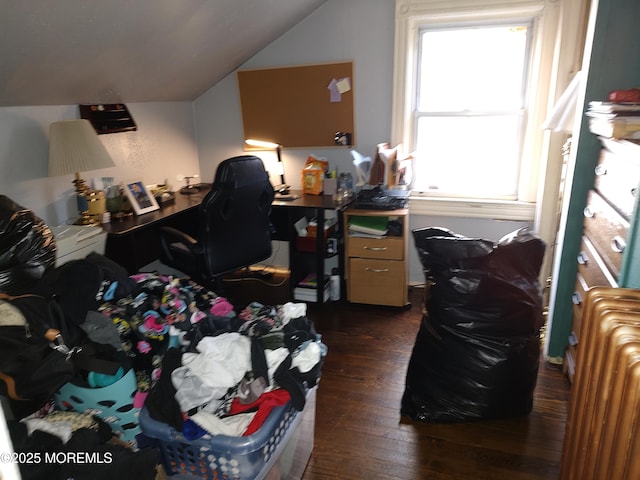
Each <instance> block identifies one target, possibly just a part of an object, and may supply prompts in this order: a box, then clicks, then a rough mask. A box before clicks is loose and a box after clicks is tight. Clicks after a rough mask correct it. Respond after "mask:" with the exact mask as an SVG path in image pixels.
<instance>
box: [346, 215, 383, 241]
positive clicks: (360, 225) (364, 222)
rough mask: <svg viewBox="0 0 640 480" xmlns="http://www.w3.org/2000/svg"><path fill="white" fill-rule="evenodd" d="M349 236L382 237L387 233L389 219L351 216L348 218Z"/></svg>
mask: <svg viewBox="0 0 640 480" xmlns="http://www.w3.org/2000/svg"><path fill="white" fill-rule="evenodd" d="M348 227H349V234H351V235H353V234H365V235H373V236H380V237H381V236H384V235H386V234H387V233H388V232H389V218H388V217H386V216H373V215H371V216H369V215H352V216H351V217H349V225H348Z"/></svg>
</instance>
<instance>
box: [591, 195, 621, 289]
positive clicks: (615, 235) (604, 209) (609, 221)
mask: <svg viewBox="0 0 640 480" xmlns="http://www.w3.org/2000/svg"><path fill="white" fill-rule="evenodd" d="M584 229H585V234H586V235H587V238H588V239H589V240H590V241H591V242H592V243H593V246H594V247H595V249H596V251H597V252H598V254H599V255H600V257H601V258H602V261H603V262H604V264H605V265H606V266H607V268H608V269H609V271H610V272H611V274H612V275H613V276H614V277H615V278H618V275H620V265H621V263H622V255H623V253H624V249H625V247H626V242H627V231H628V230H629V222H627V221H626V220H625V219H624V218H623V217H622V216H621V215H620V214H619V213H618V212H616V211H615V210H614V209H613V207H611V206H610V205H609V204H608V203H607V202H606V201H605V200H604V199H603V198H602V197H601V196H600V195H598V194H597V193H596V192H594V191H593V190H592V191H590V192H589V196H588V199H587V206H586V207H585V209H584Z"/></svg>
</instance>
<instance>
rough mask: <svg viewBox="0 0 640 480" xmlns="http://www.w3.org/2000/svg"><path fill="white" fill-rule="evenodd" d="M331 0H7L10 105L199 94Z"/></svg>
mask: <svg viewBox="0 0 640 480" xmlns="http://www.w3.org/2000/svg"><path fill="white" fill-rule="evenodd" d="M325 1H326V0H55V1H51V0H0V106H11V105H24V106H27V105H72V104H80V103H116V102H152V101H153V102H155V101H191V100H194V99H195V98H197V97H198V96H199V95H201V94H202V93H204V92H205V91H206V90H208V89H209V88H210V87H211V86H213V85H214V84H215V83H216V82H218V81H219V80H221V79H222V78H224V77H225V76H226V75H228V74H229V73H231V72H232V71H233V70H235V69H236V68H237V67H238V66H240V65H241V64H242V63H244V62H245V61H246V60H248V59H249V58H251V56H253V55H254V54H255V53H257V52H258V51H260V50H261V49H262V48H264V47H265V46H267V45H268V44H269V43H271V42H272V41H273V40H275V39H276V38H278V37H279V36H280V35H282V34H283V33H284V32H286V31H287V30H289V29H290V28H291V27H293V26H294V25H295V24H296V23H298V22H299V21H300V20H302V19H303V18H305V17H306V16H308V15H309V14H310V13H311V12H313V11H314V10H315V9H316V8H318V7H319V6H320V5H322V4H323V3H324V2H325Z"/></svg>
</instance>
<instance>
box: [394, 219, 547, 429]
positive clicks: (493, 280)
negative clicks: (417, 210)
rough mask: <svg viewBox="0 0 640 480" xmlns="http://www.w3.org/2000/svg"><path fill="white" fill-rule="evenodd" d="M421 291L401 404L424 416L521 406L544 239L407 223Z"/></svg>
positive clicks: (533, 342)
mask: <svg viewBox="0 0 640 480" xmlns="http://www.w3.org/2000/svg"><path fill="white" fill-rule="evenodd" d="M413 236H414V241H415V245H416V248H417V250H418V253H419V256H420V260H421V262H422V265H423V268H424V272H425V279H426V281H427V284H428V288H429V290H428V294H427V296H426V299H425V310H424V315H423V319H422V322H421V325H420V329H419V331H418V334H417V337H416V342H415V345H414V347H413V351H412V354H411V358H410V360H409V365H408V368H407V376H406V387H405V392H404V395H403V398H402V406H401V412H402V414H403V415H407V416H409V417H411V418H413V419H416V420H422V421H427V422H442V423H444V422H460V421H469V420H479V419H486V418H500V417H509V416H515V415H522V414H527V413H529V412H530V411H531V409H532V407H533V391H534V389H535V385H536V379H537V374H538V362H539V355H540V340H539V331H540V328H541V327H542V325H543V323H544V320H543V316H542V296H541V290H540V285H539V281H538V275H539V273H540V268H541V265H542V259H543V256H544V250H545V245H544V242H542V240H540V239H539V238H538V237H536V236H535V235H533V234H531V233H530V232H528V231H527V230H518V231H516V232H513V233H512V234H509V235H507V236H505V237H504V238H503V239H501V240H500V241H499V242H497V243H494V242H490V241H488V240H483V239H477V238H467V237H463V236H461V235H457V234H455V233H453V232H451V231H449V230H446V229H441V228H425V229H418V230H414V231H413Z"/></svg>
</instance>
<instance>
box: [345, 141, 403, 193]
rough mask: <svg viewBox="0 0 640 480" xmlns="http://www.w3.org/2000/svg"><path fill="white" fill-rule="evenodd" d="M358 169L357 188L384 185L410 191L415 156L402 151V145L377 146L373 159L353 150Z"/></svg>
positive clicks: (383, 144)
mask: <svg viewBox="0 0 640 480" xmlns="http://www.w3.org/2000/svg"><path fill="white" fill-rule="evenodd" d="M351 157H352V158H353V165H354V167H355V169H356V184H355V186H356V187H367V186H370V187H375V186H378V185H384V186H385V187H386V188H388V189H398V190H408V189H409V188H410V187H411V183H412V181H413V158H414V157H413V155H412V154H408V153H405V152H403V151H402V145H396V146H395V147H391V146H390V144H389V143H387V142H382V143H379V144H378V145H376V153H375V156H374V157H373V159H372V158H371V157H370V156H365V155H363V154H362V153H360V152H358V151H357V150H355V149H354V150H351Z"/></svg>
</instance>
